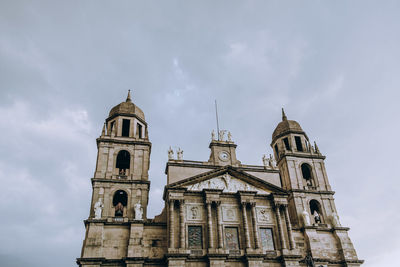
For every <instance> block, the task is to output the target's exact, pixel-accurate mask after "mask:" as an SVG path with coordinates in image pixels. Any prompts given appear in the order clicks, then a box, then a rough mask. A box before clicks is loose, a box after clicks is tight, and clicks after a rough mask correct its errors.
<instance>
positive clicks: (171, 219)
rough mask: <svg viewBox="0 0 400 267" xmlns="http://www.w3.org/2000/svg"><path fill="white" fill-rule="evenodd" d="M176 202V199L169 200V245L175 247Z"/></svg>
mask: <svg viewBox="0 0 400 267" xmlns="http://www.w3.org/2000/svg"><path fill="white" fill-rule="evenodd" d="M174 203H175V200H171V199H170V200H169V247H170V248H174V242H175V239H174Z"/></svg>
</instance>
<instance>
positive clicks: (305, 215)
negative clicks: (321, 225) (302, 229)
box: [301, 210, 311, 226]
mask: <svg viewBox="0 0 400 267" xmlns="http://www.w3.org/2000/svg"><path fill="white" fill-rule="evenodd" d="M301 215H302V216H303V222H304V226H310V225H311V220H310V215H309V214H308V212H307V211H306V210H303V212H302V213H301Z"/></svg>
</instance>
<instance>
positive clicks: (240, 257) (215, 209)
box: [77, 94, 363, 267]
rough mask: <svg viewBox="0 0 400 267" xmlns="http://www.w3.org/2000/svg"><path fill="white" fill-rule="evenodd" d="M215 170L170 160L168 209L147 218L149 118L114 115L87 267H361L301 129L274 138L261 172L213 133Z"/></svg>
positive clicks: (105, 141)
mask: <svg viewBox="0 0 400 267" xmlns="http://www.w3.org/2000/svg"><path fill="white" fill-rule="evenodd" d="M211 139H212V140H211V142H210V145H209V148H210V158H209V159H208V160H207V161H193V160H183V156H182V154H183V151H181V150H180V149H179V150H178V152H177V158H175V155H174V152H173V151H172V150H171V149H170V151H168V158H169V159H168V162H167V164H166V170H165V173H166V186H165V189H164V195H163V199H164V203H165V207H164V209H163V211H162V213H161V214H160V215H159V216H156V217H155V218H153V219H151V218H147V204H148V201H149V188H150V181H149V176H148V170H149V163H150V152H151V143H150V141H149V136H148V131H147V123H146V120H145V117H144V113H143V111H142V110H141V109H140V108H139V107H137V106H136V105H135V104H133V103H132V101H131V98H130V94H128V97H127V99H126V101H125V102H122V103H120V104H119V105H117V106H115V107H114V108H112V109H111V111H110V114H109V117H108V118H107V119H106V121H105V125H104V127H103V130H102V133H101V136H100V137H99V138H97V147H98V156H97V164H96V170H95V173H94V177H93V178H92V186H93V194H92V201H91V207H90V214H89V217H88V219H87V220H85V221H84V222H85V227H86V235H85V238H84V241H83V247H82V253H81V257H80V258H78V259H77V263H78V265H79V266H84V267H100V266H127V267H138V266H177V267H183V266H188V267H189V266H190V267H200V266H201V267H203V266H204V267H205V266H218V267H224V266H225V267H227V266H231V267H236V266H237V267H239V266H254V267H255V266H276V267H277V266H316V267H320V266H330V267H333V266H360V265H361V264H362V263H363V261H362V260H359V259H358V258H357V254H356V251H355V249H354V247H353V244H352V242H351V240H350V238H349V237H348V231H349V228H347V227H345V226H342V225H341V224H340V222H339V217H338V213H337V211H336V207H335V203H334V198H333V195H334V192H333V191H332V189H331V186H330V185H329V181H328V177H327V174H326V171H325V165H324V159H325V156H323V155H322V153H321V152H320V151H319V149H318V147H317V145H316V144H314V145H312V144H311V143H310V141H309V138H308V136H307V135H306V133H305V132H304V131H303V129H302V128H301V127H300V125H299V123H297V122H296V121H293V120H288V119H287V117H286V115H285V114H284V112H283V110H282V121H281V122H280V123H279V124H278V125H277V127H276V129H275V130H274V132H273V134H272V141H271V147H272V149H273V151H274V156H271V155H270V157H266V156H264V158H263V163H264V164H263V166H254V165H245V164H243V163H241V161H239V160H238V159H237V157H236V147H237V145H236V144H235V143H234V142H233V141H232V138H231V135H230V133H228V135H227V138H225V131H220V132H219V133H217V134H214V132H213V133H212V138H211Z"/></svg>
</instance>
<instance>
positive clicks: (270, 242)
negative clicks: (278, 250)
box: [260, 228, 275, 251]
mask: <svg viewBox="0 0 400 267" xmlns="http://www.w3.org/2000/svg"><path fill="white" fill-rule="evenodd" d="M260 236H261V244H262V247H263V250H264V251H265V250H275V246H274V238H273V236H272V229H271V228H260Z"/></svg>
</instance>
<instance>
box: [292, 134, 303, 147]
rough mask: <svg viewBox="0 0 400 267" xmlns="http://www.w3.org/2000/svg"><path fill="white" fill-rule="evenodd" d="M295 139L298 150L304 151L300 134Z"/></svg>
mask: <svg viewBox="0 0 400 267" xmlns="http://www.w3.org/2000/svg"><path fill="white" fill-rule="evenodd" d="M294 141H295V142H296V148H297V151H303V145H302V144H301V139H300V136H295V137H294Z"/></svg>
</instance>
